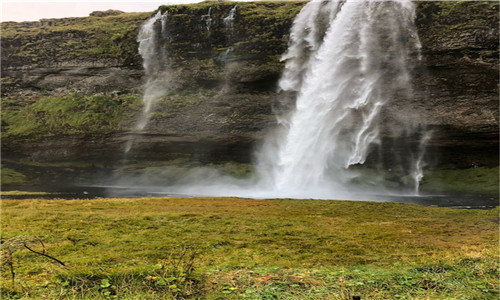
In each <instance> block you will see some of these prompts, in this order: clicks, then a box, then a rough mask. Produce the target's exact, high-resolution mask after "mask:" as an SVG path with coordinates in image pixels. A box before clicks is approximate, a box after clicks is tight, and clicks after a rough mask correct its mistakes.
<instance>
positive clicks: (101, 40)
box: [1, 1, 499, 164]
mask: <svg viewBox="0 0 500 300" xmlns="http://www.w3.org/2000/svg"><path fill="white" fill-rule="evenodd" d="M303 5H304V2H301V1H297V2H295V1H287V2H258V3H249V2H245V3H231V2H205V3H200V4H196V5H174V6H162V7H160V10H161V11H162V12H165V11H168V18H167V24H166V25H167V26H166V28H167V34H166V36H165V38H164V39H163V42H162V43H163V44H162V45H159V47H162V48H163V49H164V50H165V51H166V55H167V57H168V60H167V63H166V64H167V66H166V68H167V69H168V78H167V79H166V80H167V81H168V92H167V96H165V97H164V98H163V99H162V100H161V101H159V102H158V103H157V104H156V106H155V109H154V113H153V114H152V116H151V121H150V123H149V125H148V127H147V128H146V131H145V134H141V135H136V137H135V140H136V141H135V146H134V148H133V151H132V153H131V154H130V155H131V157H136V158H148V157H151V156H154V157H155V158H156V159H169V158H173V157H179V156H182V155H185V153H191V154H193V155H195V156H198V157H202V158H203V159H207V160H214V159H215V160H225V159H232V160H234V159H236V160H240V161H249V160H250V157H251V155H250V153H251V149H252V146H253V145H254V144H255V143H256V141H259V140H260V139H261V138H262V137H263V135H264V133H265V131H266V130H267V129H268V128H270V127H272V125H273V124H274V122H275V119H274V117H273V106H274V104H275V103H276V99H277V94H276V83H277V80H278V79H279V75H280V73H281V70H282V67H283V63H281V62H280V60H279V59H280V56H281V54H282V53H284V52H285V50H286V48H287V42H288V34H289V29H290V26H291V24H292V22H293V18H294V16H295V15H296V14H297V13H298V12H299V11H300V9H301V8H302V6H303ZM416 5H417V20H416V23H417V27H418V31H419V36H420V39H421V42H422V55H423V59H422V60H421V61H420V62H416V64H417V68H416V70H415V74H414V77H415V89H414V90H415V94H414V97H412V100H411V102H410V103H407V102H404V103H403V102H401V101H399V102H398V101H394V102H393V103H394V104H393V105H391V106H390V107H387V108H386V111H385V112H384V114H385V115H386V116H387V118H388V119H390V118H397V117H401V115H402V114H403V113H411V114H413V112H418V114H419V115H420V116H421V117H420V118H418V120H416V122H419V123H421V124H422V125H425V126H427V127H428V128H432V129H434V139H433V142H432V145H433V147H435V148H440V149H441V151H442V152H444V153H445V155H443V156H444V160H443V161H446V162H452V163H457V162H463V161H466V164H467V163H469V159H476V160H481V159H484V163H485V164H497V163H498V161H497V160H498V157H497V151H495V149H497V147H498V81H499V78H498V24H499V20H498V13H499V4H498V3H493V2H439V1H435V2H432V1H430V2H427V1H426V2H417V3H416ZM234 7H236V9H235V11H236V13H235V17H234V21H233V22H232V24H231V23H228V22H227V19H226V22H224V19H225V18H227V17H228V16H229V14H230V11H231V9H233V8H234ZM151 15H152V14H149V13H123V14H119V13H116V14H112V15H106V14H94V16H91V17H88V18H69V19H54V20H42V21H41V22H27V23H2V40H1V46H2V57H1V62H2V131H3V138H2V154H3V157H4V158H7V160H5V159H4V162H5V161H6V162H7V163H8V162H9V158H11V157H12V158H15V160H16V163H17V162H18V160H17V159H18V158H23V157H24V158H28V160H29V161H31V162H43V161H50V160H52V161H57V162H60V161H65V160H73V161H74V160H91V161H102V160H106V161H110V160H114V159H116V158H117V157H118V156H120V155H119V154H118V153H122V151H123V147H124V145H125V142H126V141H127V140H128V139H129V138H130V136H133V135H135V134H134V133H133V130H132V128H133V126H134V124H135V122H136V118H137V116H138V115H139V114H140V110H141V102H140V95H141V91H142V85H143V83H144V81H145V79H144V78H143V77H144V76H143V74H144V72H143V69H142V61H141V58H140V56H139V55H138V52H137V47H138V44H137V41H136V39H137V34H138V30H139V26H140V25H141V24H142V23H143V22H144V21H145V20H147V19H148V18H149V17H150V16H151ZM83 112H84V113H83ZM457 147H466V148H467V149H469V150H467V151H461V152H462V153H463V154H462V157H460V158H450V157H452V155H451V156H450V154H449V153H453V152H455V151H456V149H457ZM464 149H465V148H464ZM469 156H470V157H469ZM474 157H477V158H474Z"/></svg>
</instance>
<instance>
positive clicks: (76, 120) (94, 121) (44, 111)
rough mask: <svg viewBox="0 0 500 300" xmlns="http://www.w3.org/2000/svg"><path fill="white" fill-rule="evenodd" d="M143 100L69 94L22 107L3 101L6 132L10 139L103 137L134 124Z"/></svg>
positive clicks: (15, 103) (135, 97)
mask: <svg viewBox="0 0 500 300" xmlns="http://www.w3.org/2000/svg"><path fill="white" fill-rule="evenodd" d="M140 106H141V104H140V98H139V97H138V96H132V95H124V96H120V95H116V96H107V95H103V94H101V95H93V96H83V95H78V94H69V95H65V96H61V97H47V98H42V99H40V100H38V101H37V102H35V103H32V104H29V105H26V106H19V105H17V102H15V101H10V100H9V99H8V98H7V99H6V98H4V99H2V131H3V137H4V138H8V139H15V140H19V138H23V139H31V140H36V139H41V138H44V137H47V136H61V135H80V134H87V135H102V134H109V133H112V132H116V131H119V130H120V129H121V126H123V125H124V122H125V121H127V123H126V124H130V120H127V119H129V118H133V117H134V113H136V112H137V111H138V110H139V109H140Z"/></svg>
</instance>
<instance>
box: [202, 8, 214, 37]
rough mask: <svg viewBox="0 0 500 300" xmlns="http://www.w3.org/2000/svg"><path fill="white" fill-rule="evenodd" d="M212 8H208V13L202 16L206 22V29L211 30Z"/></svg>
mask: <svg viewBox="0 0 500 300" xmlns="http://www.w3.org/2000/svg"><path fill="white" fill-rule="evenodd" d="M211 15H212V8H211V7H209V8H208V12H207V14H206V15H202V16H201V21H202V22H205V29H206V30H207V31H210V27H211V26H212V16H211Z"/></svg>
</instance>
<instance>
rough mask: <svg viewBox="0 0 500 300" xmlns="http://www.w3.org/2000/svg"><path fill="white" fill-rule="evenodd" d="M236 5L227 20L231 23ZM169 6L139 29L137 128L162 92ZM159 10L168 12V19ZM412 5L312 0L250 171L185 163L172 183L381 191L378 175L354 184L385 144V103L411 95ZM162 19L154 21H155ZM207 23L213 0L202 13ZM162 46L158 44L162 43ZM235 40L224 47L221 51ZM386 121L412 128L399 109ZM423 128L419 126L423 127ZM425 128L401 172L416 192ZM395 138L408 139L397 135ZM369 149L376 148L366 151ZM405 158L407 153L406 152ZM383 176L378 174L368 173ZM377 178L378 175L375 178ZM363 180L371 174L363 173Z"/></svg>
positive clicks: (339, 194) (290, 192) (284, 192)
mask: <svg viewBox="0 0 500 300" xmlns="http://www.w3.org/2000/svg"><path fill="white" fill-rule="evenodd" d="M235 12H236V6H235V7H234V8H233V9H232V10H231V11H230V12H229V14H228V15H227V17H225V18H224V20H223V23H224V24H225V26H226V27H227V28H229V29H230V30H232V26H233V24H234V22H235ZM166 18H167V15H166V13H165V14H164V15H162V14H161V13H160V12H158V14H157V15H155V16H154V17H152V18H151V19H150V20H148V21H147V22H146V23H145V24H144V25H143V26H142V27H141V31H140V33H139V39H138V40H139V41H140V46H139V53H140V54H141V56H142V57H143V60H144V69H145V72H146V76H147V78H148V81H147V84H146V89H145V93H144V102H145V108H144V112H143V117H142V118H141V121H140V122H139V123H138V129H140V130H143V129H144V128H145V125H146V123H147V120H148V117H147V116H148V114H149V113H150V111H151V107H152V103H153V100H154V99H156V98H158V97H162V96H164V93H165V90H166V88H165V87H164V86H163V87H161V88H159V87H160V86H158V84H160V85H161V84H163V83H162V80H161V77H162V76H163V75H164V69H162V68H160V69H158V68H156V67H155V66H158V65H162V64H164V61H165V59H166V57H165V55H166V54H165V52H164V50H162V47H159V42H158V39H160V38H161V37H162V35H163V32H164V31H166V28H165V27H166V25H165V24H166V23H165V20H166ZM164 19H165V20H164ZM414 19H415V7H414V4H413V3H412V2H411V1H410V0H399V1H358V0H351V1H349V0H348V1H338V2H337V1H314V0H313V1H310V2H308V3H307V4H306V5H305V6H304V8H303V9H302V10H301V12H300V13H299V14H298V15H297V17H296V18H295V20H294V23H293V26H292V28H291V31H290V41H289V47H288V50H287V51H286V53H285V54H284V55H283V57H282V60H283V61H285V62H286V64H285V68H284V71H283V73H282V76H281V80H280V82H279V92H280V101H281V105H282V107H283V108H287V109H283V111H281V112H279V113H278V115H277V118H278V124H279V126H278V128H276V129H274V130H273V131H272V132H271V133H269V135H268V136H267V138H266V139H265V140H264V142H263V145H262V147H261V148H260V149H259V150H258V151H257V153H256V157H257V158H256V163H255V175H254V176H253V177H252V178H250V179H235V178H231V177H228V176H223V175H221V174H218V173H216V172H215V171H213V170H208V169H205V170H203V171H196V172H194V171H193V172H188V175H187V176H186V177H185V178H183V179H181V180H178V181H176V182H171V183H170V184H168V187H165V190H168V191H170V192H172V193H180V194H191V195H211V196H242V197H257V198H260V197H262V198H264V197H266V198H269V197H291V198H329V199H332V198H335V199H354V198H355V199H368V198H369V194H370V193H379V192H383V191H384V189H383V188H380V187H379V186H377V185H376V184H374V185H372V187H371V188H370V187H368V188H367V187H366V186H360V184H359V178H362V177H363V178H364V177H366V174H363V168H360V166H361V167H364V165H365V164H366V163H367V162H370V163H371V164H372V165H377V164H381V162H376V161H375V162H374V158H373V157H371V156H370V155H372V154H373V151H374V149H375V148H376V149H378V151H382V152H384V151H388V149H385V144H384V142H383V139H382V136H383V134H384V130H385V129H384V128H386V127H387V124H383V125H384V126H382V116H383V114H384V108H385V107H387V106H390V105H391V103H394V102H395V101H404V99H406V98H407V97H411V89H412V85H411V69H412V68H411V64H410V61H411V60H412V58H413V59H414V58H419V57H420V41H419V39H418V35H417V31H416V28H415V25H414ZM159 20H161V26H159V27H160V28H157V27H158V25H155V24H157V23H158V21H159ZM202 21H204V22H205V23H206V24H205V25H206V26H205V27H206V28H204V29H206V30H207V31H209V30H210V27H211V26H212V22H213V16H212V9H211V8H210V9H209V11H208V13H207V14H206V15H203V16H202ZM162 51H163V52H162ZM230 51H232V48H228V50H227V53H226V56H228V55H229V53H230ZM399 121H400V122H398V120H396V121H393V124H391V125H390V126H395V127H401V128H405V132H406V133H407V134H406V135H405V136H406V137H409V136H415V135H417V132H416V127H412V125H408V124H406V123H404V122H405V117H404V116H403V117H401V120H399ZM423 131H424V132H425V130H423ZM429 139H430V134H428V133H424V134H422V136H421V138H420V141H419V143H418V145H417V146H416V149H414V150H412V151H411V152H412V153H417V155H414V158H413V161H412V162H410V163H407V164H406V165H411V166H412V167H410V168H407V169H404V170H403V171H402V172H405V174H404V175H405V176H410V177H411V178H412V179H413V186H414V192H415V193H418V190H419V184H420V181H421V179H422V177H423V167H424V165H425V163H424V154H425V148H426V143H427V142H428V141H429ZM398 142H399V143H408V147H414V148H415V145H411V143H409V142H407V141H405V140H404V137H400V138H399V140H398ZM372 156H374V155H372ZM408 159H411V158H408ZM373 176H375V177H376V178H375V179H373V180H371V181H373V182H380V181H381V179H380V178H381V177H382V175H381V174H375V175H373ZM377 180H378V181H377ZM367 182H370V180H368V181H367Z"/></svg>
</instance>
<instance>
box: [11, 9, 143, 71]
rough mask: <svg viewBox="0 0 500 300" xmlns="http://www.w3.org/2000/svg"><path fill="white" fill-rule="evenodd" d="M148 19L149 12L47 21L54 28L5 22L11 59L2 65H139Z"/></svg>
mask: <svg viewBox="0 0 500 300" xmlns="http://www.w3.org/2000/svg"><path fill="white" fill-rule="evenodd" d="M149 16H150V13H126V14H120V15H115V16H104V17H87V18H65V19H53V20H46V21H45V23H47V22H49V21H50V22H52V26H48V25H45V26H40V25H39V24H36V22H31V23H15V22H4V23H2V24H1V29H2V50H3V51H2V57H8V60H5V61H3V62H4V64H8V65H14V66H15V65H25V64H31V63H42V64H46V63H51V62H52V63H54V62H58V61H64V60H68V59H71V60H87V61H88V60H92V59H93V60H103V59H114V60H117V61H119V62H121V63H124V64H127V65H129V64H138V61H139V55H138V53H137V42H136V38H137V32H138V28H139V26H140V24H141V23H142V22H144V20H146V19H147V18H148V17H149ZM42 24H44V22H42Z"/></svg>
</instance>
